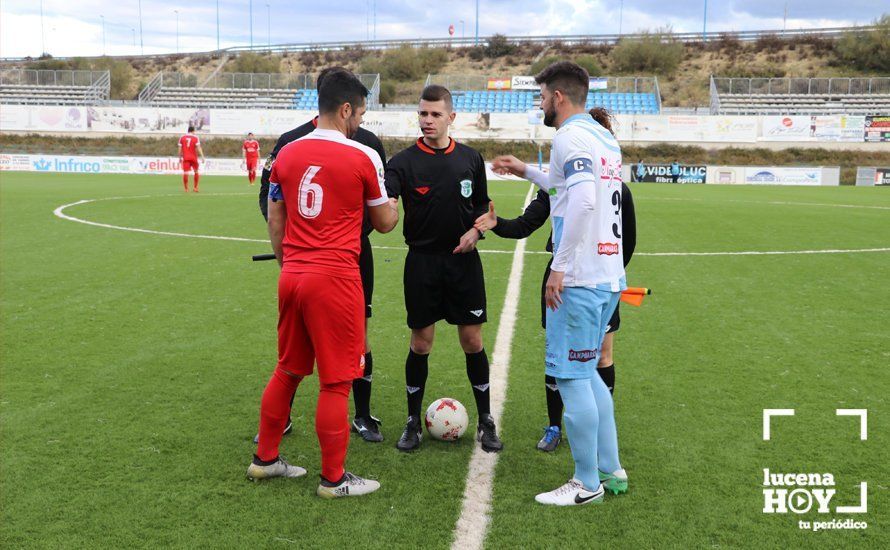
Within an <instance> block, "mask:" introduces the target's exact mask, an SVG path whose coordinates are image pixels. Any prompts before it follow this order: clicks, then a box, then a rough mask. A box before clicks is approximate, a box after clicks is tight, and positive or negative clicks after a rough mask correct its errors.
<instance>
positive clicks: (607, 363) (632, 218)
mask: <svg viewBox="0 0 890 550" xmlns="http://www.w3.org/2000/svg"><path fill="white" fill-rule="evenodd" d="M590 115H591V116H592V117H593V119H594V120H595V121H597V122H598V123H599V124H600V125H601V126H602V127H603V128H605V129H606V130H608V131H609V132H612V133H613V135H614V132H613V131H612V117H611V115H609V113H608V112H607V111H606V110H605V109H603V108H601V107H597V108H594V109H591V110H590ZM501 163H507V164H509V167H515V168H516V170H517V171H519V172H521V173H522V174H525V168H524V165H523V164H522V163H521V162H520V161H519V160H517V159H516V158H515V157H498V159H496V161H495V164H496V165H498V164H501ZM520 168H521V170H520ZM509 171H510V172H513V170H509ZM514 173H515V172H514ZM516 175H519V174H516ZM620 212H621V240H622V252H623V254H624V257H623V260H624V266H625V267H627V264H628V262H630V258H631V257H632V256H633V253H634V249H635V248H636V246H637V217H636V212H635V210H634V201H633V195H632V194H631V192H630V188H628V187H627V185H625V184H624V183H623V182H622V184H621V209H620ZM548 217H550V196H549V195H548V194H547V192H546V191H542V190H539V191H538V194H537V195H536V196H535V198H534V199H533V200H532V201H531V202H530V203H529V204H528V206H526V207H525V211H524V212H523V213H522V214H521V215H520V216H519V217H518V218H514V219H512V220H505V219H504V218H501V217H500V216H497V215H495V212H494V207H493V205H492V206H491V207H489V211H488V212H487V213H486V214H485V215H484V216H481V217H479V218H478V219H477V220H476V223H475V227H476V228H478V229H479V230H480V231H487V230H489V229H491V230H492V231H493V232H494V234H495V235H497V236H498V237H503V238H506V239H524V238H526V237H528V236H529V235H531V234H532V233H534V232H535V231H536V230H537V229H538V228H539V227H541V226H542V225H544V223H545V222H546V221H547V218H548ZM546 250H547V252H553V235H552V233H551V235H550V237H548V238H547V247H546ZM551 263H553V258H552V257H551V258H550V261H548V262H547V269H546V270H544V281H543V283H542V284H541V326H543V327H545V328H546V321H545V320H546V315H545V305H544V289H545V287H546V285H547V279H548V278H549V277H550V264H551ZM620 325H621V315H620V313H619V309H618V307H616V308H615V313H614V314H612V317H611V319H609V324H608V325H607V329H606V337H605V339H604V340H603V344H602V346H601V350H600V351H601V354H600V360H599V364H597V369H596V372H597V374H599V375H600V378H602V379H603V382H605V384H606V386H607V387H608V388H609V391H610V392H614V389H615V363H614V361H613V358H612V351H613V349H614V348H613V344H614V334H615V333H616V332H618V329H619V327H620ZM544 389H545V392H546V395H547V416H548V417H549V420H550V425H549V426H548V427H547V428H545V429H544V436H543V437H541V440H540V441H538V445H537V447H538V449H539V450H541V451H545V452H551V451H554V450H556V447H557V446H558V445H559V442H560V440H561V439H562V433H561V427H562V408H563V406H562V397H561V396H560V395H559V389H558V388H557V385H556V379H555V378H553V377H552V376H547V375H544Z"/></svg>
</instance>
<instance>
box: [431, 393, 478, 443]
mask: <svg viewBox="0 0 890 550" xmlns="http://www.w3.org/2000/svg"><path fill="white" fill-rule="evenodd" d="M469 423H470V418H469V417H468V416H467V408H466V407H464V406H463V404H462V403H461V402H460V401H458V400H457V399H451V398H450V397H443V398H441V399H436V400H435V401H433V402H432V403H431V404H430V406H429V407H427V409H426V431H428V432H429V433H430V435H431V436H433V437H434V438H435V439H439V440H441V441H456V440H457V439H458V438H459V437H460V436H462V435H463V434H464V432H465V431H467V425H469Z"/></svg>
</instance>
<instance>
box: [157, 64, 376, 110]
mask: <svg viewBox="0 0 890 550" xmlns="http://www.w3.org/2000/svg"><path fill="white" fill-rule="evenodd" d="M356 76H357V77H358V78H359V80H361V81H362V83H363V84H364V85H365V86H366V87H367V88H368V90H369V92H370V94H369V96H368V107H369V108H376V107H377V106H378V105H379V102H380V75H379V74H358V75H356ZM164 88H195V89H196V90H197V89H221V90H232V91H236V90H252V91H260V90H269V91H272V90H280V91H290V90H305V89H315V76H314V75H311V74H298V73H219V74H215V75H211V77H210V78H208V79H207V80H205V81H204V82H203V83H201V85H199V84H198V76H197V75H195V74H189V73H178V72H159V73H158V74H156V75H155V76H154V78H152V79H151V80H150V81H149V82H148V84H146V85H145V87H144V88H143V89H142V90H141V91H140V92H139V103H140V104H145V103H151V101H152V100H154V99H155V98H156V97H157V96H158V94H159V93H161V91H162V90H163V89H164ZM233 101H235V100H233Z"/></svg>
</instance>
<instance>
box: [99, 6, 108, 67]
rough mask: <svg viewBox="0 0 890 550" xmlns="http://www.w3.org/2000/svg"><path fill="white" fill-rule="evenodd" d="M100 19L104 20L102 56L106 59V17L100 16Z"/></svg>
mask: <svg viewBox="0 0 890 550" xmlns="http://www.w3.org/2000/svg"><path fill="white" fill-rule="evenodd" d="M99 19H101V20H102V56H103V57H104V56H105V55H107V54H106V53H105V16H104V15H100V16H99Z"/></svg>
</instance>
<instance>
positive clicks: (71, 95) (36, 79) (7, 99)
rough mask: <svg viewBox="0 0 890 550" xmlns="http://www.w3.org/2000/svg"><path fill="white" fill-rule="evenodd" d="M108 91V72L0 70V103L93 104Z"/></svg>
mask: <svg viewBox="0 0 890 550" xmlns="http://www.w3.org/2000/svg"><path fill="white" fill-rule="evenodd" d="M110 91H111V74H110V72H109V71H39V70H32V69H3V70H0V103H4V104H10V105H96V104H98V103H101V102H103V101H107V100H108V97H109V94H110Z"/></svg>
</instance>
